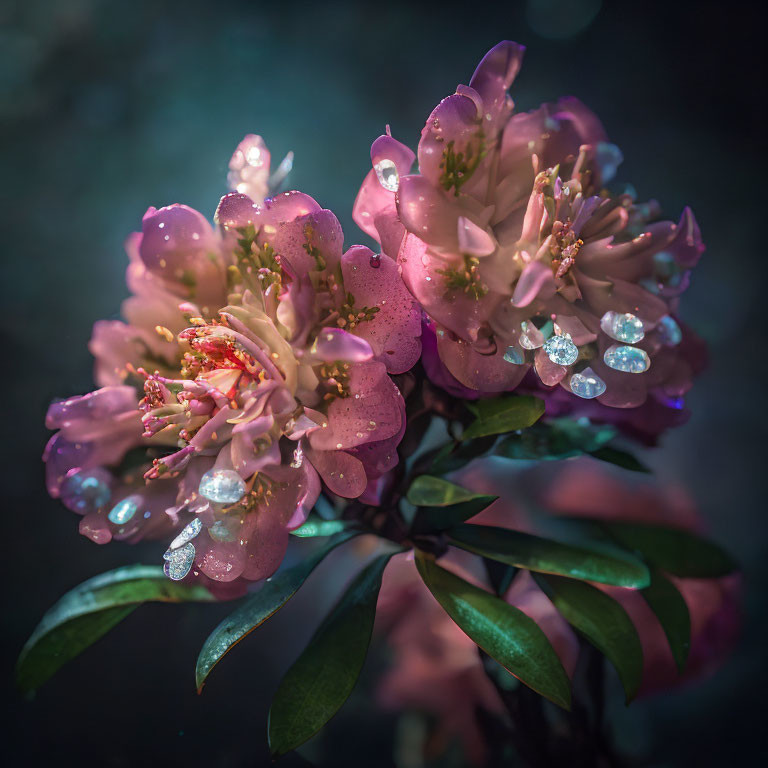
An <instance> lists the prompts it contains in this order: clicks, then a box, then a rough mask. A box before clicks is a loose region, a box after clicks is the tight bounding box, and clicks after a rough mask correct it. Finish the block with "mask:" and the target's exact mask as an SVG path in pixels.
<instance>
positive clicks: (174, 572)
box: [163, 544, 195, 581]
mask: <svg viewBox="0 0 768 768" xmlns="http://www.w3.org/2000/svg"><path fill="white" fill-rule="evenodd" d="M163 560H165V565H164V566H163V571H165V575H166V576H167V577H168V578H169V579H171V580H172V581H181V580H182V579H183V578H184V577H185V576H186V575H187V574H188V573H189V571H190V569H191V568H192V563H194V562H195V545H194V544H185V545H184V546H183V547H180V548H179V549H169V550H168V551H167V552H166V553H165V554H164V555H163Z"/></svg>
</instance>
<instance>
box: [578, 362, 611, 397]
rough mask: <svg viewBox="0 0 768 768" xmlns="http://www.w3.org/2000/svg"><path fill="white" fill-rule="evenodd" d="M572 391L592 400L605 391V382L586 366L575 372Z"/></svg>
mask: <svg viewBox="0 0 768 768" xmlns="http://www.w3.org/2000/svg"><path fill="white" fill-rule="evenodd" d="M570 386H571V392H573V394H574V395H578V396H579V397H583V398H584V399H585V400H592V399H593V398H595V397H600V395H602V394H603V392H605V382H604V381H603V380H602V379H601V378H600V377H599V376H598V375H597V374H596V373H595V372H594V371H593V370H592V369H591V368H585V369H584V370H583V371H582V372H581V373H574V374H573V376H571V381H570Z"/></svg>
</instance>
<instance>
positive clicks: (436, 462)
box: [429, 435, 498, 475]
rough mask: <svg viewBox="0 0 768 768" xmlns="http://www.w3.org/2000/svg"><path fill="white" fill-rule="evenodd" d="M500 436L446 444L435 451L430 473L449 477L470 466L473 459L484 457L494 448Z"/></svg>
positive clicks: (488, 436)
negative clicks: (452, 473)
mask: <svg viewBox="0 0 768 768" xmlns="http://www.w3.org/2000/svg"><path fill="white" fill-rule="evenodd" d="M497 439H498V435H486V436H485V437H478V438H476V439H474V440H469V441H467V442H466V443H456V442H451V443H446V444H445V445H444V446H443V447H442V448H440V449H439V450H437V451H435V455H434V457H433V458H432V461H431V466H430V467H429V471H430V472H432V473H433V474H435V475H447V474H448V473H449V472H454V471H455V470H457V469H461V468H462V467H464V466H465V465H467V464H469V462H470V461H472V459H476V458H477V457H478V456H482V455H483V454H484V453H487V452H488V451H490V450H491V448H493V446H494V445H495V444H496V440H497Z"/></svg>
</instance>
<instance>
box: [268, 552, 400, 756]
mask: <svg viewBox="0 0 768 768" xmlns="http://www.w3.org/2000/svg"><path fill="white" fill-rule="evenodd" d="M393 554H395V553H388V554H385V555H380V556H379V557H377V558H376V559H375V560H373V561H372V562H371V563H369V564H368V565H367V566H366V567H365V568H364V569H363V570H362V571H361V572H360V573H359V574H358V575H357V577H356V578H355V580H354V581H353V582H352V584H351V585H350V586H349V588H348V589H347V591H346V592H345V593H344V595H343V596H342V597H341V599H340V600H339V602H338V603H336V605H335V606H334V608H333V610H332V611H331V612H330V614H328V616H327V617H326V618H325V620H324V621H323V623H322V624H321V625H320V627H319V628H318V630H317V631H316V632H315V634H314V636H313V637H312V639H311V640H310V641H309V645H307V647H306V648H305V649H304V651H303V653H302V654H301V656H299V658H298V659H297V660H296V662H295V663H294V665H293V666H292V667H291V668H290V669H289V670H288V672H287V673H286V674H285V677H284V678H283V679H282V681H281V683H280V686H279V687H278V689H277V693H276V694H275V698H274V699H273V701H272V706H271V707H270V710H269V726H268V731H269V748H270V751H271V752H272V757H273V758H274V757H279V756H280V755H284V754H285V753H286V752H290V751H291V750H292V749H296V747H298V746H300V745H301V744H303V743H304V742H305V741H307V739H310V738H311V737H312V736H314V735H315V734H316V733H317V732H318V731H319V730H320V729H321V728H322V727H323V726H324V725H325V724H326V723H327V722H328V721H329V720H330V719H331V718H332V717H333V716H334V715H335V714H336V712H337V711H338V710H339V708H340V707H341V705H342V704H343V703H344V702H345V701H346V700H347V698H348V697H349V694H350V693H351V692H352V689H353V688H354V686H355V683H356V682H357V678H358V676H359V674H360V670H361V669H362V667H363V663H364V662H365V657H366V654H367V653H368V644H369V643H370V641H371V634H372V632H373V621H374V619H375V617H376V601H377V599H378V596H379V589H380V588H381V577H382V575H383V573H384V568H385V567H386V565H387V563H388V562H389V558H390V557H392V555H393Z"/></svg>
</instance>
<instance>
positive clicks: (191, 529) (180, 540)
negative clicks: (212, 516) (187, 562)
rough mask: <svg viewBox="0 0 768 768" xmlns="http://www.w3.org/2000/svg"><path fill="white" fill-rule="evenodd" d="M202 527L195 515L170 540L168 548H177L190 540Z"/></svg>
mask: <svg viewBox="0 0 768 768" xmlns="http://www.w3.org/2000/svg"><path fill="white" fill-rule="evenodd" d="M202 529H203V524H202V522H201V521H200V518H199V517H196V518H195V519H194V520H191V521H190V522H189V523H187V524H186V525H185V526H184V528H182V530H181V533H180V534H179V535H178V536H177V537H176V538H175V539H174V540H173V541H172V542H171V546H170V547H168V549H169V550H171V549H178V548H179V547H181V546H183V545H184V544H186V543H187V542H188V541H192V539H194V538H195V536H197V534H198V533H200V531H201V530H202Z"/></svg>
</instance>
